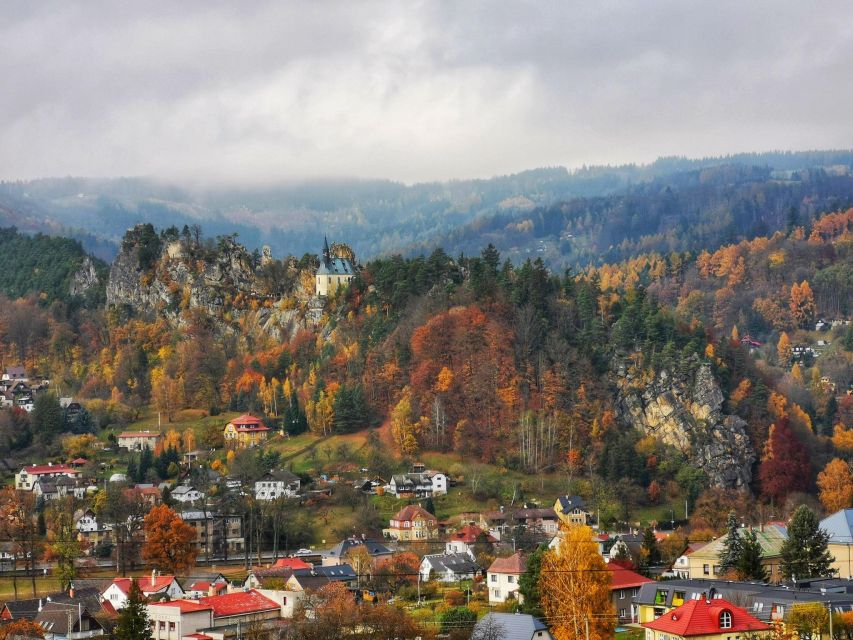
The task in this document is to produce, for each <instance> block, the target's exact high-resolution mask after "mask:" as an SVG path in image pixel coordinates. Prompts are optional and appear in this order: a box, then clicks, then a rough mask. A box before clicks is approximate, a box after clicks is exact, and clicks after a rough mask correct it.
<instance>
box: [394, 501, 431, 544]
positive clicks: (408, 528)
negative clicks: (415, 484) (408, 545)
mask: <svg viewBox="0 0 853 640" xmlns="http://www.w3.org/2000/svg"><path fill="white" fill-rule="evenodd" d="M382 534H383V535H384V536H385V537H386V538H391V539H392V540H405V541H408V540H430V539H432V538H435V537H436V535H437V534H438V519H437V518H436V517H435V516H434V515H433V514H431V513H430V512H429V511H427V510H426V509H424V508H423V507H421V506H420V505H417V504H410V505H408V506H406V507H403V508H402V509H400V510H399V511H398V512H397V513H395V514H394V515H393V516H392V517H391V521H390V522H389V525H388V528H387V529H383V530H382Z"/></svg>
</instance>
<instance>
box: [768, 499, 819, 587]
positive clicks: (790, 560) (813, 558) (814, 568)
mask: <svg viewBox="0 0 853 640" xmlns="http://www.w3.org/2000/svg"><path fill="white" fill-rule="evenodd" d="M828 543H829V534H828V533H827V532H826V531H824V530H823V529H821V528H820V522H819V521H818V519H817V516H816V515H815V513H814V511H812V510H811V509H809V508H808V507H807V506H805V505H802V506H800V507H799V508H797V510H796V511H795V512H794V515H793V516H792V517H791V522H790V524H789V525H788V539H787V540H786V541H785V543H784V544H783V545H782V561H781V565H780V569H781V571H782V577H783V578H784V579H785V580H794V579H795V578H820V577H829V576H831V575H832V567H831V565H832V556H831V555H830V554H829V548H828Z"/></svg>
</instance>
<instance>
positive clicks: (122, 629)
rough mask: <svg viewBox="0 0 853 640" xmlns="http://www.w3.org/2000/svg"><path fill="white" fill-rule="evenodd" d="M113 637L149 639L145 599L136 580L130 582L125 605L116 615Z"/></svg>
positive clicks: (118, 639)
mask: <svg viewBox="0 0 853 640" xmlns="http://www.w3.org/2000/svg"><path fill="white" fill-rule="evenodd" d="M113 637H114V638H115V639H116V640H149V638H150V637H151V625H150V623H149V622H148V611H147V609H146V607H145V598H144V597H143V595H142V592H141V591H140V590H139V585H138V584H136V580H131V583H130V593H129V594H128V598H127V605H126V606H125V607H124V608H123V609H122V610H121V611H120V612H119V614H118V620H117V622H116V627H115V629H114V630H113Z"/></svg>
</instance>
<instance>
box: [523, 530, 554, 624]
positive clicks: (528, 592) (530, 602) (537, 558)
mask: <svg viewBox="0 0 853 640" xmlns="http://www.w3.org/2000/svg"><path fill="white" fill-rule="evenodd" d="M547 550H548V547H547V546H546V545H539V546H538V547H537V548H536V550H535V551H534V552H533V553H531V554H530V555H529V556H528V557H527V568H526V569H525V571H524V573H523V574H521V577H520V578H519V579H518V592H519V593H520V594H521V595H522V597H523V600H524V602H523V603H522V604H521V609H522V611H524V612H525V613H529V614H530V615H533V616H536V617H537V618H541V617H542V606H541V594H540V591H539V574H540V571H541V570H542V557H543V556H544V555H545V552H546V551H547Z"/></svg>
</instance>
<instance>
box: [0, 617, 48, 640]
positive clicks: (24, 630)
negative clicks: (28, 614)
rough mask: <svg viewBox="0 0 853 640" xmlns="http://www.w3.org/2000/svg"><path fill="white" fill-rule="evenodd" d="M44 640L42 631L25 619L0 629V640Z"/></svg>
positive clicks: (14, 621)
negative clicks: (42, 639)
mask: <svg viewBox="0 0 853 640" xmlns="http://www.w3.org/2000/svg"><path fill="white" fill-rule="evenodd" d="M33 638H44V629H42V628H41V626H39V625H38V624H37V623H35V622H33V621H32V620H27V619H26V618H21V619H19V620H13V621H12V622H10V623H8V624H4V625H3V626H2V627H0V640H32V639H33Z"/></svg>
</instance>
